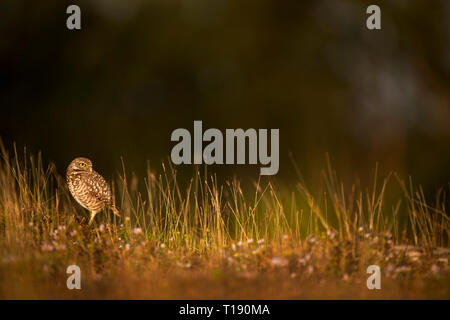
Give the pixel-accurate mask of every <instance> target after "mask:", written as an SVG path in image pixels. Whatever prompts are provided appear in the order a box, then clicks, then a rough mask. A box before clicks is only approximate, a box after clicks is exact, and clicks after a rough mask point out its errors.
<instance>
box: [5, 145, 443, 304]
mask: <svg viewBox="0 0 450 320" xmlns="http://www.w3.org/2000/svg"><path fill="white" fill-rule="evenodd" d="M19 158H20V159H19ZM99 171H101V170H99ZM123 172H124V173H123V174H121V175H120V176H119V177H117V179H116V181H115V183H114V184H113V185H114V186H115V188H114V189H115V195H116V199H117V201H116V202H117V203H118V205H119V207H120V208H121V214H122V215H123V219H118V218H116V217H114V216H113V215H112V214H99V215H98V216H97V218H96V222H95V223H94V224H93V225H92V226H88V225H87V223H86V221H87V219H88V213H87V212H86V211H84V210H83V209H82V208H81V207H79V206H78V205H77V204H76V203H75V201H74V200H73V199H71V197H70V194H69V193H68V190H67V188H66V185H65V181H64V178H63V177H61V175H60V174H58V173H57V172H56V169H55V167H54V166H53V165H50V166H48V167H47V166H46V167H44V166H43V165H42V160H41V158H40V156H38V157H37V158H34V157H33V156H30V155H27V154H25V155H24V156H20V157H19V156H17V154H15V153H14V154H13V155H9V154H8V152H7V151H6V150H4V149H3V150H2V158H1V160H0V250H1V255H0V298H12V299H16V298H32V299H46V298H59V299H73V298H114V299H115V298H123V299H130V298H138V299H140V298H149V299H172V298H177V299H189V298H192V299H195V298H203V299H212V298H220V299H221V298H224V299H225V298H226V299H235V298H237V299H240V298H251V299H259V298H262V299H280V298H285V299H298V298H301V299H311V298H357V299H358V298H439V299H448V298H450V272H449V270H450V268H449V265H448V259H449V256H450V254H449V252H450V250H449V233H450V219H449V216H448V213H447V212H446V207H445V203H446V200H445V197H444V193H440V194H438V195H437V196H436V199H434V201H433V202H432V203H431V202H428V201H427V200H426V199H425V197H424V195H423V192H422V191H421V189H420V188H415V187H414V186H413V185H412V183H405V182H403V181H402V180H401V179H399V178H398V177H396V176H390V177H388V178H386V179H385V180H383V181H381V182H378V181H377V180H378V179H377V178H375V179H374V180H375V182H374V184H373V186H371V188H369V189H370V190H367V191H366V190H360V188H359V187H357V186H351V187H350V188H346V187H344V186H343V185H342V184H340V183H339V182H338V180H337V178H336V175H335V173H334V172H333V171H332V170H331V169H328V170H326V173H324V179H323V189H322V191H321V192H318V193H317V194H318V195H313V193H312V192H311V191H309V190H308V188H307V187H306V186H305V185H304V184H302V183H299V184H298V185H297V187H296V188H295V189H293V190H286V189H283V186H276V185H274V184H272V183H271V182H270V181H265V182H262V181H259V182H258V181H257V182H255V184H254V187H253V188H252V189H251V190H244V189H246V188H243V187H241V186H240V181H239V180H237V179H235V180H233V181H229V182H226V183H221V182H219V181H217V179H215V178H214V177H212V176H209V175H208V174H206V173H202V174H200V172H198V173H197V174H196V175H194V177H192V179H191V180H190V181H189V182H188V183H187V187H183V188H181V187H180V183H178V182H177V175H176V172H175V170H174V169H173V168H172V167H170V166H168V167H167V166H166V167H165V166H164V165H163V167H162V169H161V174H155V173H152V172H150V170H149V171H148V173H147V176H146V177H144V178H140V179H139V178H138V177H136V176H131V177H129V176H127V175H126V174H125V172H126V170H125V169H124V170H123ZM393 185H395V186H396V187H399V188H400V189H401V190H402V195H401V196H399V197H396V198H395V199H393V200H392V199H390V198H392V197H391V196H390V193H389V188H391V186H393ZM139 190H141V193H140V192H139ZM388 199H390V200H388ZM72 264H76V265H78V266H80V268H81V272H82V278H81V286H82V289H81V290H68V289H67V287H66V280H67V277H68V275H67V274H66V268H67V267H68V266H69V265H72ZM373 264H375V265H379V266H380V268H381V273H382V277H381V287H382V288H381V290H368V289H367V286H366V280H367V277H368V276H369V275H368V274H367V273H366V269H367V267H368V266H369V265H373Z"/></svg>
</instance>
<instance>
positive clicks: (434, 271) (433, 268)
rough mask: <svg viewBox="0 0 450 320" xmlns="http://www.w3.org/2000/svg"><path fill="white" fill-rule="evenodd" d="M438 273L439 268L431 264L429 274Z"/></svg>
mask: <svg viewBox="0 0 450 320" xmlns="http://www.w3.org/2000/svg"><path fill="white" fill-rule="evenodd" d="M439 271H441V268H439V266H437V265H435V264H433V265H432V266H431V272H432V273H433V274H435V275H436V274H438V273H439Z"/></svg>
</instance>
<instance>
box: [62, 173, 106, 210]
mask: <svg viewBox="0 0 450 320" xmlns="http://www.w3.org/2000/svg"><path fill="white" fill-rule="evenodd" d="M66 179H67V185H68V187H69V191H70V193H71V194H72V196H73V197H74V198H75V200H76V201H77V202H78V203H79V204H80V205H82V206H83V207H84V208H86V209H88V210H90V211H100V210H102V209H103V208H104V207H105V206H110V205H111V204H112V194H111V189H110V188H109V185H108V183H107V182H106V181H105V179H104V178H103V177H102V176H101V175H100V174H98V173H97V172H95V171H92V172H69V171H68V172H67V176H66Z"/></svg>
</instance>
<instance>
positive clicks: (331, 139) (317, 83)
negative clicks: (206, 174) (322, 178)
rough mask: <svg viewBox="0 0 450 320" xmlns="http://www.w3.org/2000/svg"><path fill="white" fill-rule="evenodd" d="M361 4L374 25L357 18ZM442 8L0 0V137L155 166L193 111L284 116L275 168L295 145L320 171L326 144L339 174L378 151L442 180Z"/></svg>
mask: <svg viewBox="0 0 450 320" xmlns="http://www.w3.org/2000/svg"><path fill="white" fill-rule="evenodd" d="M69 4H78V5H79V6H80V7H81V10H82V30H81V31H70V30H68V29H66V18H67V17H68V15H67V14H66V8H67V6H68V5H69ZM369 4H378V5H380V7H381V10H382V30H379V31H369V30H367V28H366V18H367V15H366V13H365V12H366V8H367V6H368V5H369ZM449 21H450V1H447V0H441V1H438V0H426V1H425V0H424V1H419V0H417V1H400V0H397V1H394V0H392V1H377V2H376V1H370V2H367V1H356V0H353V1H352V0H342V1H340V0H339V1H338V0H334V1H331V0H321V1H320V0H311V1H298V0H283V1H281V0H273V1H268V0H249V1H246V0H239V1H238V0H235V1H232V0H214V1H212V0H211V1H209V0H208V1H206V0H179V1H168V0H165V1H163V0H159V1H150V0H149V1H145V0H127V1H124V0H91V1H60V0H58V1H25V0H6V1H5V0H2V1H1V2H0V79H1V87H0V106H1V113H0V137H1V139H2V140H3V142H4V143H5V144H6V145H7V146H8V148H11V146H12V143H13V142H14V141H16V142H17V145H18V147H19V149H21V148H23V147H24V146H25V145H26V146H27V147H28V149H30V150H31V151H33V152H36V151H39V150H41V151H42V153H43V157H44V159H45V160H46V161H54V162H55V163H56V165H57V167H58V170H60V171H61V172H64V170H65V167H66V166H67V164H68V163H69V162H70V161H71V160H72V159H73V158H74V157H76V156H86V157H89V158H91V159H92V160H93V161H94V166H95V167H96V168H97V169H98V171H100V172H102V173H104V174H105V175H106V176H111V175H112V174H113V173H115V172H117V171H120V156H123V157H124V159H125V162H126V165H127V166H128V167H129V168H130V170H133V171H136V172H137V173H140V172H142V171H143V170H144V169H145V166H146V160H147V159H148V160H150V162H151V165H152V167H153V168H159V167H160V161H161V160H162V159H167V157H168V156H169V155H170V151H171V148H172V146H173V145H174V143H172V142H171V141H170V134H171V132H172V131H173V130H174V129H176V128H180V127H184V128H187V129H189V130H190V131H191V132H193V121H194V120H203V126H204V128H205V129H206V128H212V127H214V128H219V129H222V130H225V128H239V127H241V128H244V129H246V128H279V129H280V142H281V148H280V159H281V164H280V171H279V174H278V176H277V179H284V180H286V181H288V180H289V179H290V178H295V174H294V170H293V166H292V164H291V161H290V158H289V156H288V154H289V152H292V154H293V156H294V157H295V159H296V162H297V163H298V165H299V167H300V169H301V170H302V172H303V174H304V175H305V177H306V178H307V179H309V180H310V181H315V177H317V175H318V173H319V172H320V170H321V169H323V168H324V167H325V159H326V157H325V154H326V153H327V152H328V153H329V155H330V159H331V163H332V165H333V166H334V167H335V168H336V169H337V170H338V172H339V174H340V176H341V177H342V178H343V179H344V180H347V179H348V180H351V179H354V178H355V177H360V178H361V179H362V180H367V179H369V178H371V177H372V175H373V169H374V168H375V163H376V162H379V163H380V168H381V170H382V172H387V171H389V170H396V171H397V172H399V173H400V174H401V175H403V176H404V177H407V175H412V176H413V177H414V179H415V181H416V182H418V183H421V184H423V185H424V186H425V188H426V190H428V191H430V192H434V191H435V190H436V188H438V187H440V186H445V185H448V182H449V180H450V167H449V163H450V161H449V160H450V148H449V146H450V90H449V80H450V77H449V76H450V23H449ZM212 169H213V170H215V171H216V172H218V173H219V174H220V175H222V176H224V177H228V176H232V175H234V174H239V175H240V176H242V177H244V176H248V177H249V178H251V179H257V177H258V174H259V165H258V166H252V167H248V166H244V167H240V166H215V167H213V168H212ZM191 170H192V168H191V167H190V166H185V167H184V168H183V169H182V171H189V172H190V171H191Z"/></svg>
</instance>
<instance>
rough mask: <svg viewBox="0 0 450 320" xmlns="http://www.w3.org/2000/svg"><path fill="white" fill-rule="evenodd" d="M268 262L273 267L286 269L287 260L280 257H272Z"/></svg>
mask: <svg viewBox="0 0 450 320" xmlns="http://www.w3.org/2000/svg"><path fill="white" fill-rule="evenodd" d="M270 262H271V263H272V265H273V266H274V267H286V266H287V265H288V263H289V261H288V260H287V259H285V258H281V257H274V258H272V259H271V260H270Z"/></svg>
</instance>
